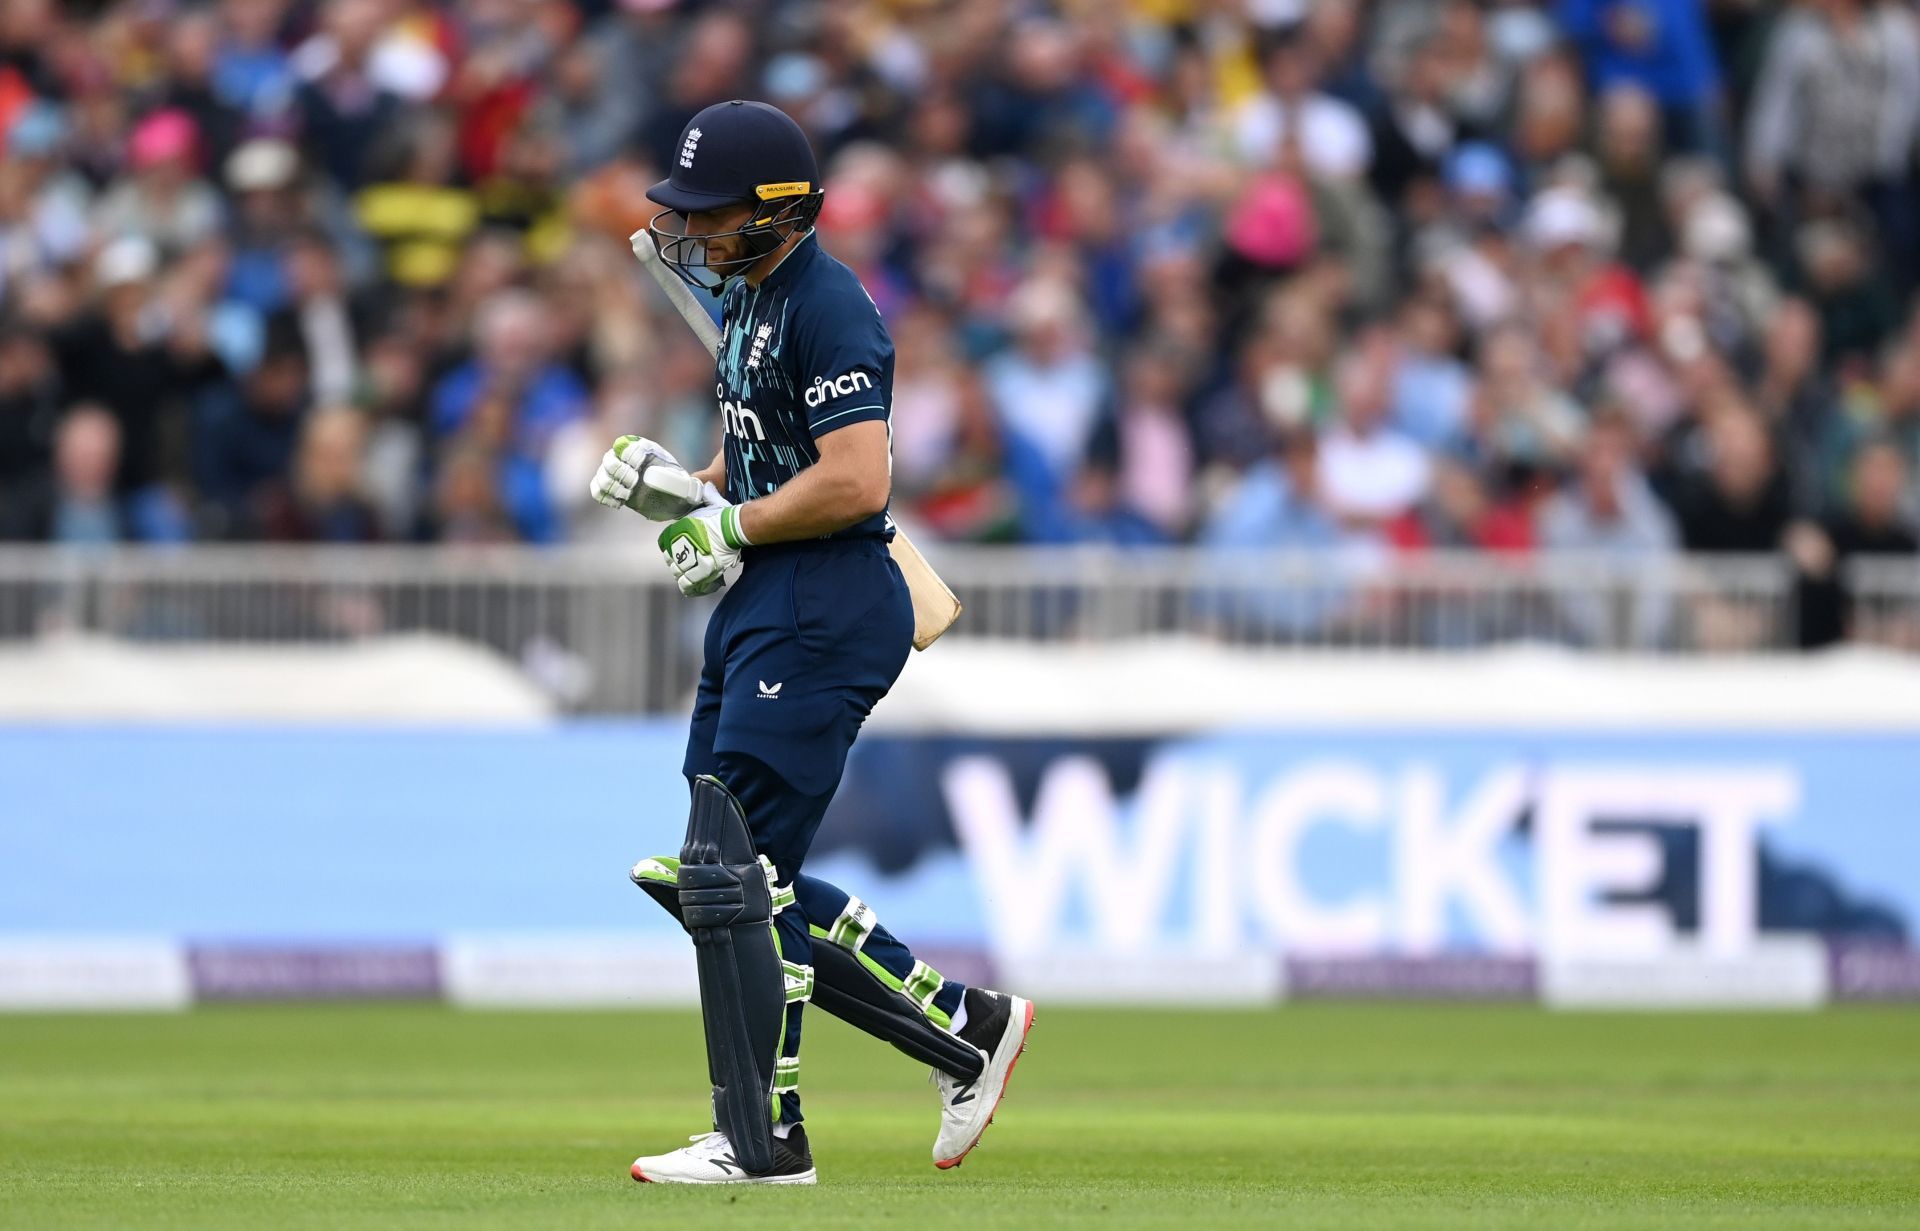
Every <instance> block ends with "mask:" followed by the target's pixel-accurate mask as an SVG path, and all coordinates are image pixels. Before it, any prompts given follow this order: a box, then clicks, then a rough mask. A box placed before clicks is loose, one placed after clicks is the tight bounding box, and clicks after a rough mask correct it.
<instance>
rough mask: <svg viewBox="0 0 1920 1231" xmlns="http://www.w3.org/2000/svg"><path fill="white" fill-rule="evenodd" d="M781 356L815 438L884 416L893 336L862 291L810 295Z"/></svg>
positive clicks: (888, 390) (889, 396)
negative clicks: (813, 297) (826, 296)
mask: <svg viewBox="0 0 1920 1231" xmlns="http://www.w3.org/2000/svg"><path fill="white" fill-rule="evenodd" d="M790 343H791V350H790V352H789V353H788V354H787V355H785V356H783V358H784V359H785V361H786V364H787V371H788V374H789V375H790V376H791V377H792V378H793V386H794V389H795V390H796V392H797V394H798V396H799V400H800V409H801V413H802V414H804V415H805V416H806V420H807V428H808V430H809V431H810V432H811V433H812V434H813V436H814V438H815V439H818V438H819V437H821V436H824V435H826V434H827V433H828V432H835V431H838V430H839V429H841V428H843V427H846V426H848V425H849V424H854V423H865V422H867V421H868V420H871V419H881V420H884V419H886V418H887V416H888V414H889V413H890V412H891V407H890V406H889V404H888V403H889V402H890V400H891V397H892V390H891V389H890V387H889V385H890V383H891V380H892V372H893V341H892V339H891V338H889V337H888V336H887V328H886V326H885V325H884V324H883V323H881V320H880V311H879V309H877V308H875V307H874V306H873V301H872V300H871V299H868V298H867V296H866V294H865V293H864V292H860V293H858V294H856V295H839V296H835V297H833V298H831V299H822V300H816V301H814V302H812V303H810V304H808V305H807V306H806V308H804V309H803V310H801V311H800V312H799V314H798V316H797V318H796V319H795V321H794V323H793V331H792V333H791V335H790Z"/></svg>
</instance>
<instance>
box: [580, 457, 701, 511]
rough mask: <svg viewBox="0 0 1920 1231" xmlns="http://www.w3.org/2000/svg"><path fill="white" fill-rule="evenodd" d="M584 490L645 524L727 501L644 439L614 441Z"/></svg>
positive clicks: (610, 506) (672, 458)
mask: <svg viewBox="0 0 1920 1231" xmlns="http://www.w3.org/2000/svg"><path fill="white" fill-rule="evenodd" d="M587 490H588V493H589V494H590V495H592V497H593V498H594V499H595V500H597V501H599V502H600V503H601V504H604V505H606V506H607V507H608V508H610V509H617V508H619V507H620V506H621V505H623V504H624V505H626V506H627V507H628V508H630V509H632V510H633V511H634V512H636V513H638V514H640V515H641V516H642V517H645V518H646V519H648V520H649V521H673V520H675V519H676V518H681V517H685V516H686V515H687V514H689V513H691V512H693V511H694V510H695V509H698V508H703V507H705V506H707V505H721V504H725V503H726V502H727V500H726V497H725V496H723V495H721V494H720V489H719V488H717V487H715V486H714V485H713V484H711V483H706V482H702V481H701V480H699V479H696V478H694V477H693V476H692V475H691V474H689V473H687V469H686V467H684V466H682V465H681V464H680V463H679V462H678V461H676V460H674V456H673V454H671V453H669V452H667V451H666V450H665V449H663V448H661V447H660V446H659V445H657V444H655V443H654V442H653V441H651V440H648V439H647V438H646V437H644V436H622V437H621V438H620V439H618V440H616V441H614V442H613V448H611V449H608V450H607V453H606V456H605V457H603V458H601V459H600V469H599V470H598V471H596V472H595V473H594V476H593V481H592V482H591V483H589V484H588V486H587Z"/></svg>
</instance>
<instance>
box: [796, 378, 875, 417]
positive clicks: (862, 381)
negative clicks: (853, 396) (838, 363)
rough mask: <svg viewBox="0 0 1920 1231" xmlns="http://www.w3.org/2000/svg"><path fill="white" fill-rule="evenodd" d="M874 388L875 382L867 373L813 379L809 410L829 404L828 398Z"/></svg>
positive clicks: (807, 398) (808, 394)
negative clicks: (830, 378)
mask: <svg viewBox="0 0 1920 1231" xmlns="http://www.w3.org/2000/svg"><path fill="white" fill-rule="evenodd" d="M871 388H873V380H872V378H871V377H869V376H868V375H867V374H866V373H865V372H848V373H847V374H846V375H845V376H836V377H834V378H833V379H832V380H828V379H827V378H826V377H824V376H816V377H814V378H813V387H812V388H810V389H808V390H807V394H806V400H807V409H809V410H814V409H818V408H819V407H821V406H825V405H826V404H827V399H828V398H837V397H842V396H845V395H846V394H849V393H852V392H853V391H854V390H856V389H871Z"/></svg>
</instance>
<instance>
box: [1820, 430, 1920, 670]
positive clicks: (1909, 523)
mask: <svg viewBox="0 0 1920 1231" xmlns="http://www.w3.org/2000/svg"><path fill="white" fill-rule="evenodd" d="M1851 480H1852V481H1851V482H1850V483H1849V484H1848V492H1847V501H1846V504H1845V507H1843V508H1842V509H1841V510H1840V511H1839V512H1838V513H1837V514H1836V515H1834V516H1832V517H1830V518H1828V519H1827V521H1826V522H1825V524H1824V525H1820V526H1811V525H1809V526H1806V527H1804V529H1803V530H1802V531H1801V536H1802V537H1801V541H1799V542H1795V543H1791V544H1790V545H1789V551H1790V553H1791V554H1792V556H1793V558H1794V560H1795V563H1796V564H1797V565H1798V566H1799V568H1800V570H1801V574H1802V577H1803V579H1804V580H1803V581H1802V585H1801V591H1800V594H1801V602H1800V621H1799V635H1800V644H1801V645H1803V646H1821V645H1828V644H1831V643H1833V642H1835V641H1839V640H1841V639H1842V638H1843V637H1847V636H1849V635H1852V636H1861V637H1865V638H1867V639H1871V640H1877V641H1893V640H1896V639H1897V638H1896V637H1894V636H1889V635H1888V634H1889V633H1896V634H1898V633H1904V634H1911V632H1912V622H1913V617H1912V613H1911V612H1901V611H1899V610H1897V608H1893V607H1889V606H1887V605H1884V604H1873V605H1869V606H1867V607H1866V608H1864V609H1862V608H1861V607H1860V606H1859V605H1858V604H1856V602H1855V601H1854V598H1853V593H1852V587H1851V585H1850V584H1849V579H1848V577H1847V565H1848V564H1849V563H1850V562H1851V561H1854V560H1857V559H1860V558H1861V557H1885V558H1890V559H1893V560H1904V561H1906V562H1907V563H1908V564H1909V565H1910V564H1911V563H1912V561H1913V559H1914V557H1915V555H1916V553H1920V538H1916V537H1915V534H1914V521H1913V515H1912V509H1911V507H1910V506H1909V499H1908V497H1909V493H1908V486H1907V481H1908V468H1907V462H1906V459H1905V458H1904V457H1903V456H1902V455H1901V453H1900V450H1899V449H1898V448H1896V447H1895V446H1894V445H1893V444H1891V443H1889V442H1887V441H1884V440H1876V441H1871V442H1869V443H1868V444H1866V445H1865V446H1864V447H1862V448H1861V449H1860V451H1859V454H1858V455H1857V456H1856V457H1855V459H1854V463H1853V472H1852V476H1851ZM1861 625H1868V626H1870V627H1861Z"/></svg>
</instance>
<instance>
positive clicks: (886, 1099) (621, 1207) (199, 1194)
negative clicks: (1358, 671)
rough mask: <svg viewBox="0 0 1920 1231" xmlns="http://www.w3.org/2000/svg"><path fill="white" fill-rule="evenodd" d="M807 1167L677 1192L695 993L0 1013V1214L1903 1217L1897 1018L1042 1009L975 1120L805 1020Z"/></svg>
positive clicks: (1913, 1041)
mask: <svg viewBox="0 0 1920 1231" xmlns="http://www.w3.org/2000/svg"><path fill="white" fill-rule="evenodd" d="M812 1025H813V1028H812V1030H811V1036H812V1037H811V1041H810V1045H809V1048H808V1053H807V1062H806V1068H805V1070H804V1071H803V1074H802V1088H803V1090H805V1091H807V1092H808V1107H809V1116H810V1118H809V1128H810V1129H811V1131H812V1133H813V1138H814V1146H815V1156H816V1159H817V1160H818V1165H819V1167H820V1172H821V1183H820V1186H819V1187H818V1188H816V1189H811V1190H806V1189H791V1188H782V1189H753V1190H742V1189H736V1188H728V1189H673V1188H666V1187H663V1186H659V1185H639V1184H635V1183H633V1182H632V1181H631V1180H630V1179H628V1178H627V1164H628V1162H629V1161H630V1160H631V1159H632V1157H633V1156H634V1155H635V1154H638V1153H641V1152H644V1151H654V1150H659V1149H662V1148H665V1147H669V1146H671V1145H674V1144H676V1143H678V1142H679V1141H680V1140H681V1139H682V1138H683V1136H684V1135H685V1134H687V1133H689V1132H692V1131H694V1130H696V1129H698V1128H701V1127H703V1125H702V1123H701V1121H702V1118H703V1114H704V1100H705V1092H704V1083H703V1080H702V1077H701V1070H702V1064H701V1054H702V1053H701V1050H700V1042H699V1038H698V1035H697V1032H696V1025H695V1019H694V1017H693V1016H692V1015H691V1014H687V1013H648V1014H624V1013H565V1014H562V1013H477V1012H462V1011H458V1010H453V1009H447V1008H441V1007H437V1006H427V1005H397V1006H351V1005H324V1006H268V1007H249V1008H214V1009H201V1010H198V1011H195V1012H192V1013H189V1014H184V1015H179V1016H127V1017H8V1018H0V1225H3V1226H6V1227H31V1228H36V1229H49V1231H51V1229H54V1228H65V1227H131V1226H141V1227H181V1228H220V1227H248V1228H254V1227H266V1226H273V1227H361V1226H365V1227H375V1226H379V1227H436V1228H459V1229H461V1231H476V1229H479V1228H492V1227H513V1228H526V1227H567V1228H575V1227H582V1228H584V1227H622V1228H631V1227H641V1226H666V1227H675V1228H681V1227H686V1228H702V1227H721V1226H725V1227H727V1228H735V1227H761V1226H765V1227H783V1228H812V1227H847V1226H898V1227H913V1228H926V1227H929V1226H941V1227H953V1228H969V1229H970V1228H974V1227H1042V1226H1086V1227H1103V1228H1109V1227H1165V1226H1177V1225H1178V1226H1191V1227H1207V1226H1229V1225H1238V1226H1283V1225H1284V1226H1287V1227H1299V1228H1305V1227H1337V1228H1367V1229H1369V1231H1371V1229H1373V1228H1388V1227H1473V1228H1490V1227H1527V1228H1543V1227H1544V1228H1552V1229H1555V1231H1561V1229H1565V1228H1582V1227H1593V1228H1602V1227H1604V1228H1632V1227H1675V1228H1682V1227H1684V1228H1688V1229H1689V1231H1696V1229H1699V1228H1714V1227H1724V1228H1741V1229H1743V1231H1745V1229H1752V1228H1772V1227H1819V1228H1822V1229H1823V1231H1825V1229H1832V1228H1839V1227H1896V1226H1899V1227H1909V1228H1911V1227H1915V1226H1920V1013H1916V1012H1913V1011H1900V1010H1870V1009H1850V1010H1845V1011H1833V1012H1828V1013H1824V1014H1819V1015H1813V1016H1787V1015H1781V1016H1772V1015H1765V1016H1761V1015H1752V1016H1747V1015H1726V1016H1654V1015H1645V1016H1635V1015H1617V1016H1600V1015H1561V1014H1552V1013H1547V1012H1543V1011H1541V1010H1537V1009H1533V1008H1522V1007H1512V1006H1509V1007H1490V1006H1472V1007H1469V1006H1389V1005H1381V1006H1358V1005H1355V1006H1340V1005H1302V1006H1291V1007H1287V1008H1284V1009H1275V1010H1266V1011H1258V1012H1239V1013H1198V1012H1166V1013H1152V1012H1096V1011H1069V1010H1053V1011H1048V1010H1047V1009H1046V1007H1045V1006H1044V1005H1043V1006H1042V1009H1041V1016H1040V1018H1039V1022H1038V1024H1037V1026H1036V1027H1035V1030H1034V1036H1033V1045H1032V1048H1031V1050H1030V1051H1029V1052H1028V1054H1027V1057H1026V1059H1025V1060H1024V1061H1023V1062H1022V1065H1021V1068H1020V1071H1019V1073H1018V1075H1017V1076H1016V1078H1015V1081H1014V1084H1013V1087H1012V1093H1011V1095H1010V1096H1009V1098H1008V1100H1007V1102H1006V1103H1005V1104H1004V1105H1003V1106H1002V1107H1001V1110H1000V1117H999V1123H998V1124H997V1125H996V1126H995V1127H994V1128H993V1130H992V1131H991V1132H989V1133H988V1134H987V1138H986V1142H985V1144H984V1145H983V1146H982V1147H981V1148H980V1149H979V1150H978V1151H976V1152H975V1154H974V1155H973V1156H972V1158H970V1159H969V1160H968V1161H967V1164H966V1165H965V1166H963V1167H961V1168H960V1169H959V1170H957V1171H953V1172H938V1171H935V1170H934V1168H933V1167H932V1165H931V1164H930V1162H929V1160H928V1148H929V1146H930V1144H931V1140H932V1132H933V1127H934V1119H935V1101H934V1095H933V1092H932V1090H931V1089H930V1088H929V1087H928V1086H927V1085H926V1084H925V1083H924V1076H925V1074H924V1071H923V1070H919V1069H917V1068H915V1067H914V1066H913V1065H911V1064H909V1063H908V1062H906V1061H905V1060H904V1059H902V1058H900V1057H899V1056H897V1055H895V1054H894V1053H893V1052H891V1051H888V1050H886V1049H883V1048H881V1047H879V1046H878V1045H876V1044H873V1043H871V1042H869V1041H868V1040H866V1039H865V1038H864V1037H862V1036H859V1035H856V1034H854V1033H853V1032H852V1031H850V1030H848V1029H847V1028H845V1027H843V1026H841V1025H839V1024H838V1023H834V1022H830V1021H826V1020H825V1019H823V1018H821V1017H819V1016H818V1015H816V1016H815V1018H814V1021H813V1023H812Z"/></svg>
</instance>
